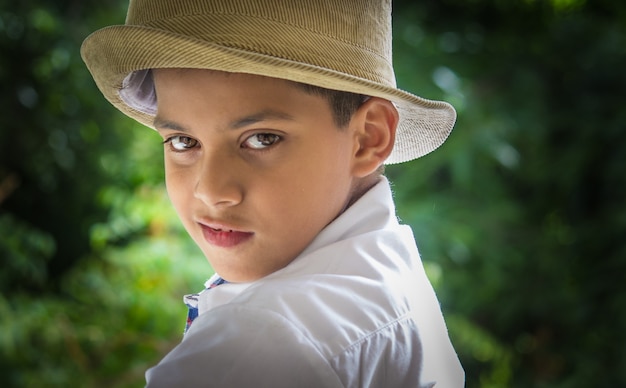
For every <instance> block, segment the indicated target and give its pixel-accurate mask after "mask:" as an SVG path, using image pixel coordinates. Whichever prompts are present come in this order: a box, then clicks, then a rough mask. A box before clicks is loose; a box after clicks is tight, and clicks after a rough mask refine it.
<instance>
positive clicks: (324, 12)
mask: <svg viewBox="0 0 626 388" xmlns="http://www.w3.org/2000/svg"><path fill="white" fill-rule="evenodd" d="M81 55H82V57H83V60H84V61H85V63H86V64H87V67H88V69H89V71H90V72H91V74H92V76H93V78H94V80H95V82H96V84H97V86H98V88H99V89H100V91H102V93H103V94H104V96H105V97H106V99H107V100H109V101H110V102H111V103H112V104H113V105H114V106H115V107H116V108H118V109H119V110H120V111H122V112H123V113H125V114H126V115H128V116H130V117H132V118H133V119H135V120H137V121H139V122H141V123H143V124H145V125H147V126H148V127H153V120H154V115H155V114H156V95H155V92H154V85H153V82H152V74H151V71H150V70H151V69H156V68H197V69H212V70H219V71H226V72H235V73H248V74H255V75H262V76H267V77H274V78H281V79H286V80H290V81H296V82H300V83H306V84H310V85H314V86H319V87H322V88H327V89H335V90H342V91H347V92H352V93H358V94H364V95H367V96H375V97H381V98H384V99H387V100H390V101H392V102H393V103H394V104H395V106H396V108H397V109H398V112H399V115H400V121H399V123H398V128H397V133H396V144H395V146H394V149H393V151H392V153H391V155H390V156H389V158H388V159H387V160H386V162H385V163H386V164H393V163H401V162H405V161H408V160H412V159H415V158H419V157H421V156H423V155H425V154H427V153H429V152H431V151H433V150H434V149H435V148H437V147H439V146H440V145H441V144H442V143H443V142H444V141H445V139H446V138H447V137H448V135H449V133H450V131H451V130H452V127H453V125H454V121H455V119H456V113H455V111H454V108H452V106H451V105H449V104H448V103H445V102H442V101H432V100H427V99H424V98H421V97H418V96H415V95H413V94H411V93H408V92H406V91H403V90H400V89H398V88H397V87H396V80H395V75H394V71H393V66H392V60H391V0H341V1H339V0H179V1H172V0H130V4H129V8H128V15H127V17H126V23H125V24H124V25H116V26H109V27H106V28H103V29H101V30H98V31H96V32H94V33H92V34H91V35H90V36H88V37H87V38H86V39H85V41H84V42H83V45H82V47H81Z"/></svg>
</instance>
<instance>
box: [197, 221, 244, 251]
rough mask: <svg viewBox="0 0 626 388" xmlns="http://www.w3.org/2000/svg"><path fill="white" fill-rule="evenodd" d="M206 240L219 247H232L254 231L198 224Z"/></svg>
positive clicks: (242, 241)
mask: <svg viewBox="0 0 626 388" xmlns="http://www.w3.org/2000/svg"><path fill="white" fill-rule="evenodd" d="M200 227H201V228H202V235H203V236H204V239H205V240H206V242H208V243H209V244H211V245H213V246H217V247H220V248H232V247H235V246H237V245H239V244H242V243H244V242H246V241H247V240H249V239H250V238H251V237H252V236H253V235H254V233H252V232H243V231H239V230H234V229H229V228H222V227H216V226H208V225H205V224H200Z"/></svg>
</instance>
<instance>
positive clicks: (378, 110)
mask: <svg viewBox="0 0 626 388" xmlns="http://www.w3.org/2000/svg"><path fill="white" fill-rule="evenodd" d="M398 120H399V116H398V111H397V110H396V107H395V106H394V105H393V103H391V101H388V100H385V99H382V98H378V97H370V98H369V99H368V100H367V101H366V102H365V103H363V105H361V107H360V108H359V109H358V110H357V112H356V113H355V114H354V116H353V119H352V121H351V125H353V126H354V131H355V132H354V134H355V140H356V142H355V149H354V159H353V170H352V173H353V175H354V176H356V177H360V178H362V177H366V176H368V175H370V174H371V173H373V172H374V171H376V170H377V169H378V167H380V165H381V164H383V163H384V161H385V160H386V159H387V157H388V156H389V154H390V153H391V150H392V149H393V146H394V144H395V139H396V127H397V125H398Z"/></svg>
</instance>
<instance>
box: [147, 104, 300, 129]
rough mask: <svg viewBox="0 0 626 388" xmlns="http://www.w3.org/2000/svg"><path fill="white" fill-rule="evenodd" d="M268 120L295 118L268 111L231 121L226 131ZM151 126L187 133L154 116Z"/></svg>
mask: <svg viewBox="0 0 626 388" xmlns="http://www.w3.org/2000/svg"><path fill="white" fill-rule="evenodd" d="M268 120H287V121H294V120H295V118H294V117H293V116H292V115H290V114H288V113H285V112H280V111H277V110H271V109H268V110H264V111H261V112H258V113H253V114H251V115H248V116H244V117H241V118H238V119H236V120H233V121H231V122H230V124H228V129H239V128H243V127H246V126H248V125H252V124H256V123H259V122H262V121H268ZM153 126H154V128H156V130H157V131H159V130H164V129H170V130H173V131H180V132H188V131H187V129H186V128H185V127H183V126H182V125H179V124H177V123H175V122H173V121H169V120H165V119H163V118H161V117H159V116H155V118H154V123H153Z"/></svg>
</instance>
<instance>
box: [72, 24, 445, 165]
mask: <svg viewBox="0 0 626 388" xmlns="http://www.w3.org/2000/svg"><path fill="white" fill-rule="evenodd" d="M81 55H82V57H83V60H84V61H85V63H86V64H87V67H88V69H89V71H90V72H91V74H92V76H93V78H94V80H95V82H96V84H97V86H98V88H99V89H100V90H101V91H102V93H103V94H104V96H105V98H106V99H107V100H108V101H109V102H111V103H112V104H113V105H114V106H115V107H116V108H118V109H119V110H120V111H122V112H123V113H124V114H126V115H128V116H130V117H131V118H133V119H135V120H137V121H139V122H140V123H142V124H144V125H146V126H148V127H150V128H154V127H153V120H154V117H153V115H151V114H148V113H145V112H142V111H141V110H138V109H135V108H132V107H130V106H129V105H127V104H126V103H125V102H124V100H123V99H122V97H121V96H120V90H121V89H122V88H123V82H124V79H125V78H126V77H127V76H128V75H129V74H131V73H133V72H135V71H138V70H147V69H156V68H197V69H211V70H219V71H226V72H233V73H247V74H255V75H262V76H267V77H274V78H281V79H286V80H290V81H295V82H301V83H306V84H311V85H315V86H319V87H323V88H327V89H335V90H342V91H347V92H352V93H359V94H364V95H368V96H375V97H381V98H385V99H388V100H390V101H392V102H393V103H394V104H395V106H396V107H397V109H398V112H399V115H400V122H399V124H398V128H397V131H396V143H395V146H394V149H393V151H392V153H391V155H390V157H389V158H388V159H387V160H386V162H385V163H386V164H394V163H401V162H405V161H409V160H412V159H416V158H419V157H421V156H423V155H426V154H428V153H429V152H431V151H433V150H435V149H436V148H438V147H439V146H440V145H441V144H442V143H443V142H444V141H445V140H446V138H447V137H448V135H449V134H450V132H451V130H452V127H453V126H454V122H455V120H456V112H455V110H454V108H453V107H452V106H451V105H450V104H448V103H446V102H442V101H433V100H427V99H424V98H421V97H418V96H415V95H413V94H411V93H408V92H406V91H403V90H400V89H397V88H395V87H393V86H390V85H386V84H383V83H377V82H373V81H371V80H368V79H364V78H360V77H356V76H353V75H349V74H345V73H341V72H338V71H333V70H330V69H326V68H322V67H319V66H314V65H311V64H307V63H300V62H295V61H293V60H289V59H284V58H279V57H275V56H270V55H266V54H261V53H257V52H252V51H248V50H246V49H245V48H234V47H227V46H224V45H220V44H215V43H211V42H207V41H203V40H200V39H196V38H193V37H189V36H184V35H180V34H176V33H172V32H169V31H164V30H159V29H154V28H150V27H145V26H132V25H123V26H122V25H120V26H110V27H106V28H103V29H101V30H98V31H96V32H94V33H93V34H91V35H90V36H89V37H88V38H87V39H85V41H84V42H83V45H82V47H81Z"/></svg>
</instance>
